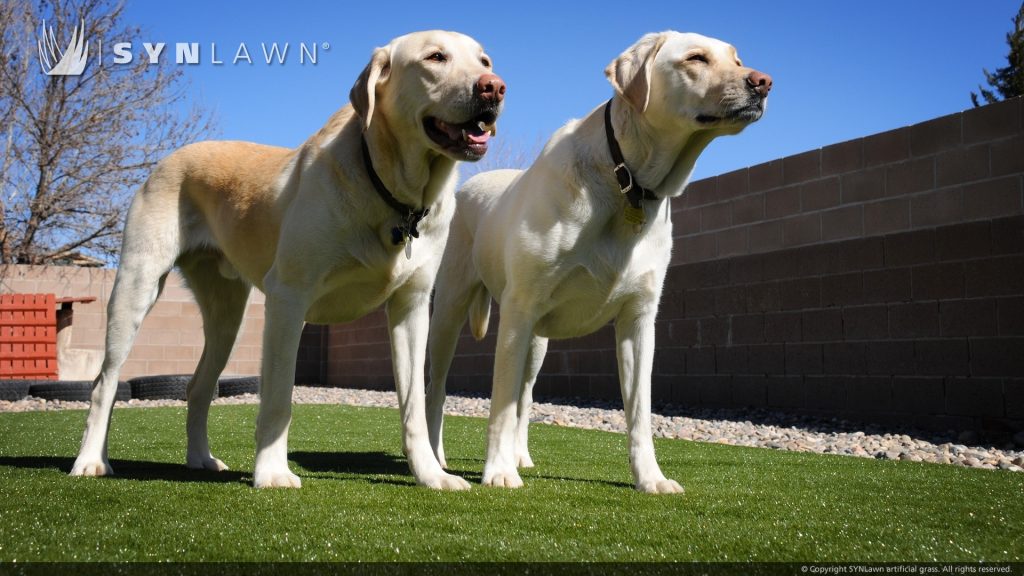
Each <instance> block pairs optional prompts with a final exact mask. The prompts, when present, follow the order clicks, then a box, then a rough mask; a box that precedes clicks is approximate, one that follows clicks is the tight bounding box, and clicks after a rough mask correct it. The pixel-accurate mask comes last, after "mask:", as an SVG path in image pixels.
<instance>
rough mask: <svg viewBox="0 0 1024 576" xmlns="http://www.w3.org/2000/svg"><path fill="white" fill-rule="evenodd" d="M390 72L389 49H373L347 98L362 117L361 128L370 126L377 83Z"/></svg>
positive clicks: (383, 79) (382, 80)
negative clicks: (367, 62) (368, 61)
mask: <svg viewBox="0 0 1024 576" xmlns="http://www.w3.org/2000/svg"><path fill="white" fill-rule="evenodd" d="M390 73H391V50H390V49H389V48H377V49H376V50H374V51H373V56H372V57H371V58H370V63H369V64H367V65H366V68H363V71H362V72H361V73H360V74H359V78H357V79H356V83H355V84H353V85H352V91H351V92H349V94H348V99H349V101H350V102H352V107H353V108H355V109H356V114H359V116H360V117H361V118H362V119H363V130H366V129H367V128H369V127H370V120H371V119H372V118H373V105H374V101H375V100H376V95H377V85H378V84H380V83H381V82H384V81H385V80H387V78H388V75H389V74H390Z"/></svg>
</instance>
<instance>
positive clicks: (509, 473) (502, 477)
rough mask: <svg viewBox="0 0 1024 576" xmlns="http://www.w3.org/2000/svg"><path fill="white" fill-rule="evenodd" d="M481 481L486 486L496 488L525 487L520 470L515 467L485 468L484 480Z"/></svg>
mask: <svg viewBox="0 0 1024 576" xmlns="http://www.w3.org/2000/svg"><path fill="white" fill-rule="evenodd" d="M480 483H481V484H483V485H484V486H494V487H496V488H522V487H523V479H522V478H520V477H519V472H516V470H515V468H513V469H511V470H498V471H486V470H485V471H484V477H483V480H482V481H481V482H480Z"/></svg>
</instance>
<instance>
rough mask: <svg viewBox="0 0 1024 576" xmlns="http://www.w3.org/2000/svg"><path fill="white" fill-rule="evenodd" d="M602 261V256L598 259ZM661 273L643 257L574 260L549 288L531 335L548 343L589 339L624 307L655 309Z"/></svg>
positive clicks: (598, 256) (659, 289)
mask: <svg viewBox="0 0 1024 576" xmlns="http://www.w3.org/2000/svg"><path fill="white" fill-rule="evenodd" d="M602 256H603V257H602ZM663 277H664V271H663V270H662V271H661V273H659V271H658V265H657V263H656V262H655V261H652V260H651V259H650V258H645V257H643V256H642V255H639V256H638V255H635V254H623V255H621V256H619V257H618V258H615V257H608V255H607V254H595V255H592V256H590V257H584V258H579V259H575V261H574V262H571V263H570V264H568V265H567V266H566V268H565V269H564V270H563V273H562V274H561V275H560V277H558V279H557V281H556V282H555V283H554V285H553V286H552V288H553V289H552V290H551V296H550V298H549V299H548V300H547V302H549V305H550V307H549V308H548V309H547V310H546V311H545V313H544V314H543V315H542V316H541V317H540V320H539V321H538V322H537V325H536V328H535V331H536V332H537V334H539V335H541V336H545V337H548V338H573V337H577V336H582V335H585V334H590V333H592V332H595V331H597V330H598V329H600V328H601V327H602V326H604V325H605V324H607V323H608V322H609V321H610V320H612V319H614V318H615V317H616V316H617V315H618V314H619V313H620V312H621V310H622V308H623V306H625V305H628V304H633V303H637V302H639V303H646V304H654V305H656V304H657V300H658V298H659V297H660V294H661V279H662V278H663Z"/></svg>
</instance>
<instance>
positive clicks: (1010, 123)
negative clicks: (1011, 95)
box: [963, 100, 1021, 144]
mask: <svg viewBox="0 0 1024 576" xmlns="http://www.w3.org/2000/svg"><path fill="white" fill-rule="evenodd" d="M1020 116H1021V111H1020V106H1019V103H1018V102H1015V101H1013V100H1007V101H1004V102H997V103H995V104H989V105H986V106H981V107H979V108H974V109H972V110H967V111H965V112H964V116H963V122H964V143H966V144H973V143H975V142H983V141H989V140H996V139H998V138H1004V137H1006V136H1013V135H1014V134H1016V133H1018V132H1019V131H1020V125H1021V124H1020V120H1021V119H1020Z"/></svg>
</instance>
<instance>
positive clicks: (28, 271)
mask: <svg viewBox="0 0 1024 576" xmlns="http://www.w3.org/2000/svg"><path fill="white" fill-rule="evenodd" d="M114 275H115V271H114V270H109V269H101V268H74V267H58V266H20V265H11V266H0V291H3V292H23V293H51V292H52V293H54V294H56V295H57V297H58V298H60V297H63V296H95V297H96V298H97V300H96V302H93V303H91V304H75V305H74V321H73V323H72V335H71V346H72V347H73V348H82V349H91V350H102V349H103V343H104V337H105V334H106V322H107V301H108V299H109V297H110V290H111V289H112V288H113V286H114ZM248 306H249V307H248V309H247V310H246V314H245V320H244V322H243V324H242V330H241V332H240V333H239V336H238V340H237V342H236V343H235V349H234V352H233V353H232V355H231V360H230V362H229V363H228V365H227V367H226V368H225V370H224V373H225V374H238V375H250V374H259V365H260V351H261V349H262V337H263V336H262V335H263V294H261V293H260V292H259V291H256V290H254V291H253V293H252V295H251V296H250V297H249V305H248ZM202 327H203V321H202V317H201V316H200V314H199V308H198V306H197V305H196V303H195V300H194V299H193V298H192V293H191V292H190V291H189V290H188V288H186V287H185V283H184V281H183V280H182V278H181V276H179V275H178V273H177V272H172V273H171V274H170V275H169V276H168V277H167V283H166V285H165V286H164V291H163V294H162V295H161V296H160V300H158V301H157V303H156V305H155V306H153V310H152V311H151V312H150V314H149V316H147V317H146V319H145V321H144V322H143V323H142V328H141V330H140V331H139V336H138V338H137V339H136V341H135V347H134V348H132V352H131V354H130V355H129V356H128V361H127V362H125V364H124V368H123V369H122V370H121V378H122V379H128V378H134V377H136V376H146V375H155V374H187V373H191V372H193V371H194V370H195V367H196V364H197V363H198V362H199V357H200V355H201V354H202V352H203V330H202Z"/></svg>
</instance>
